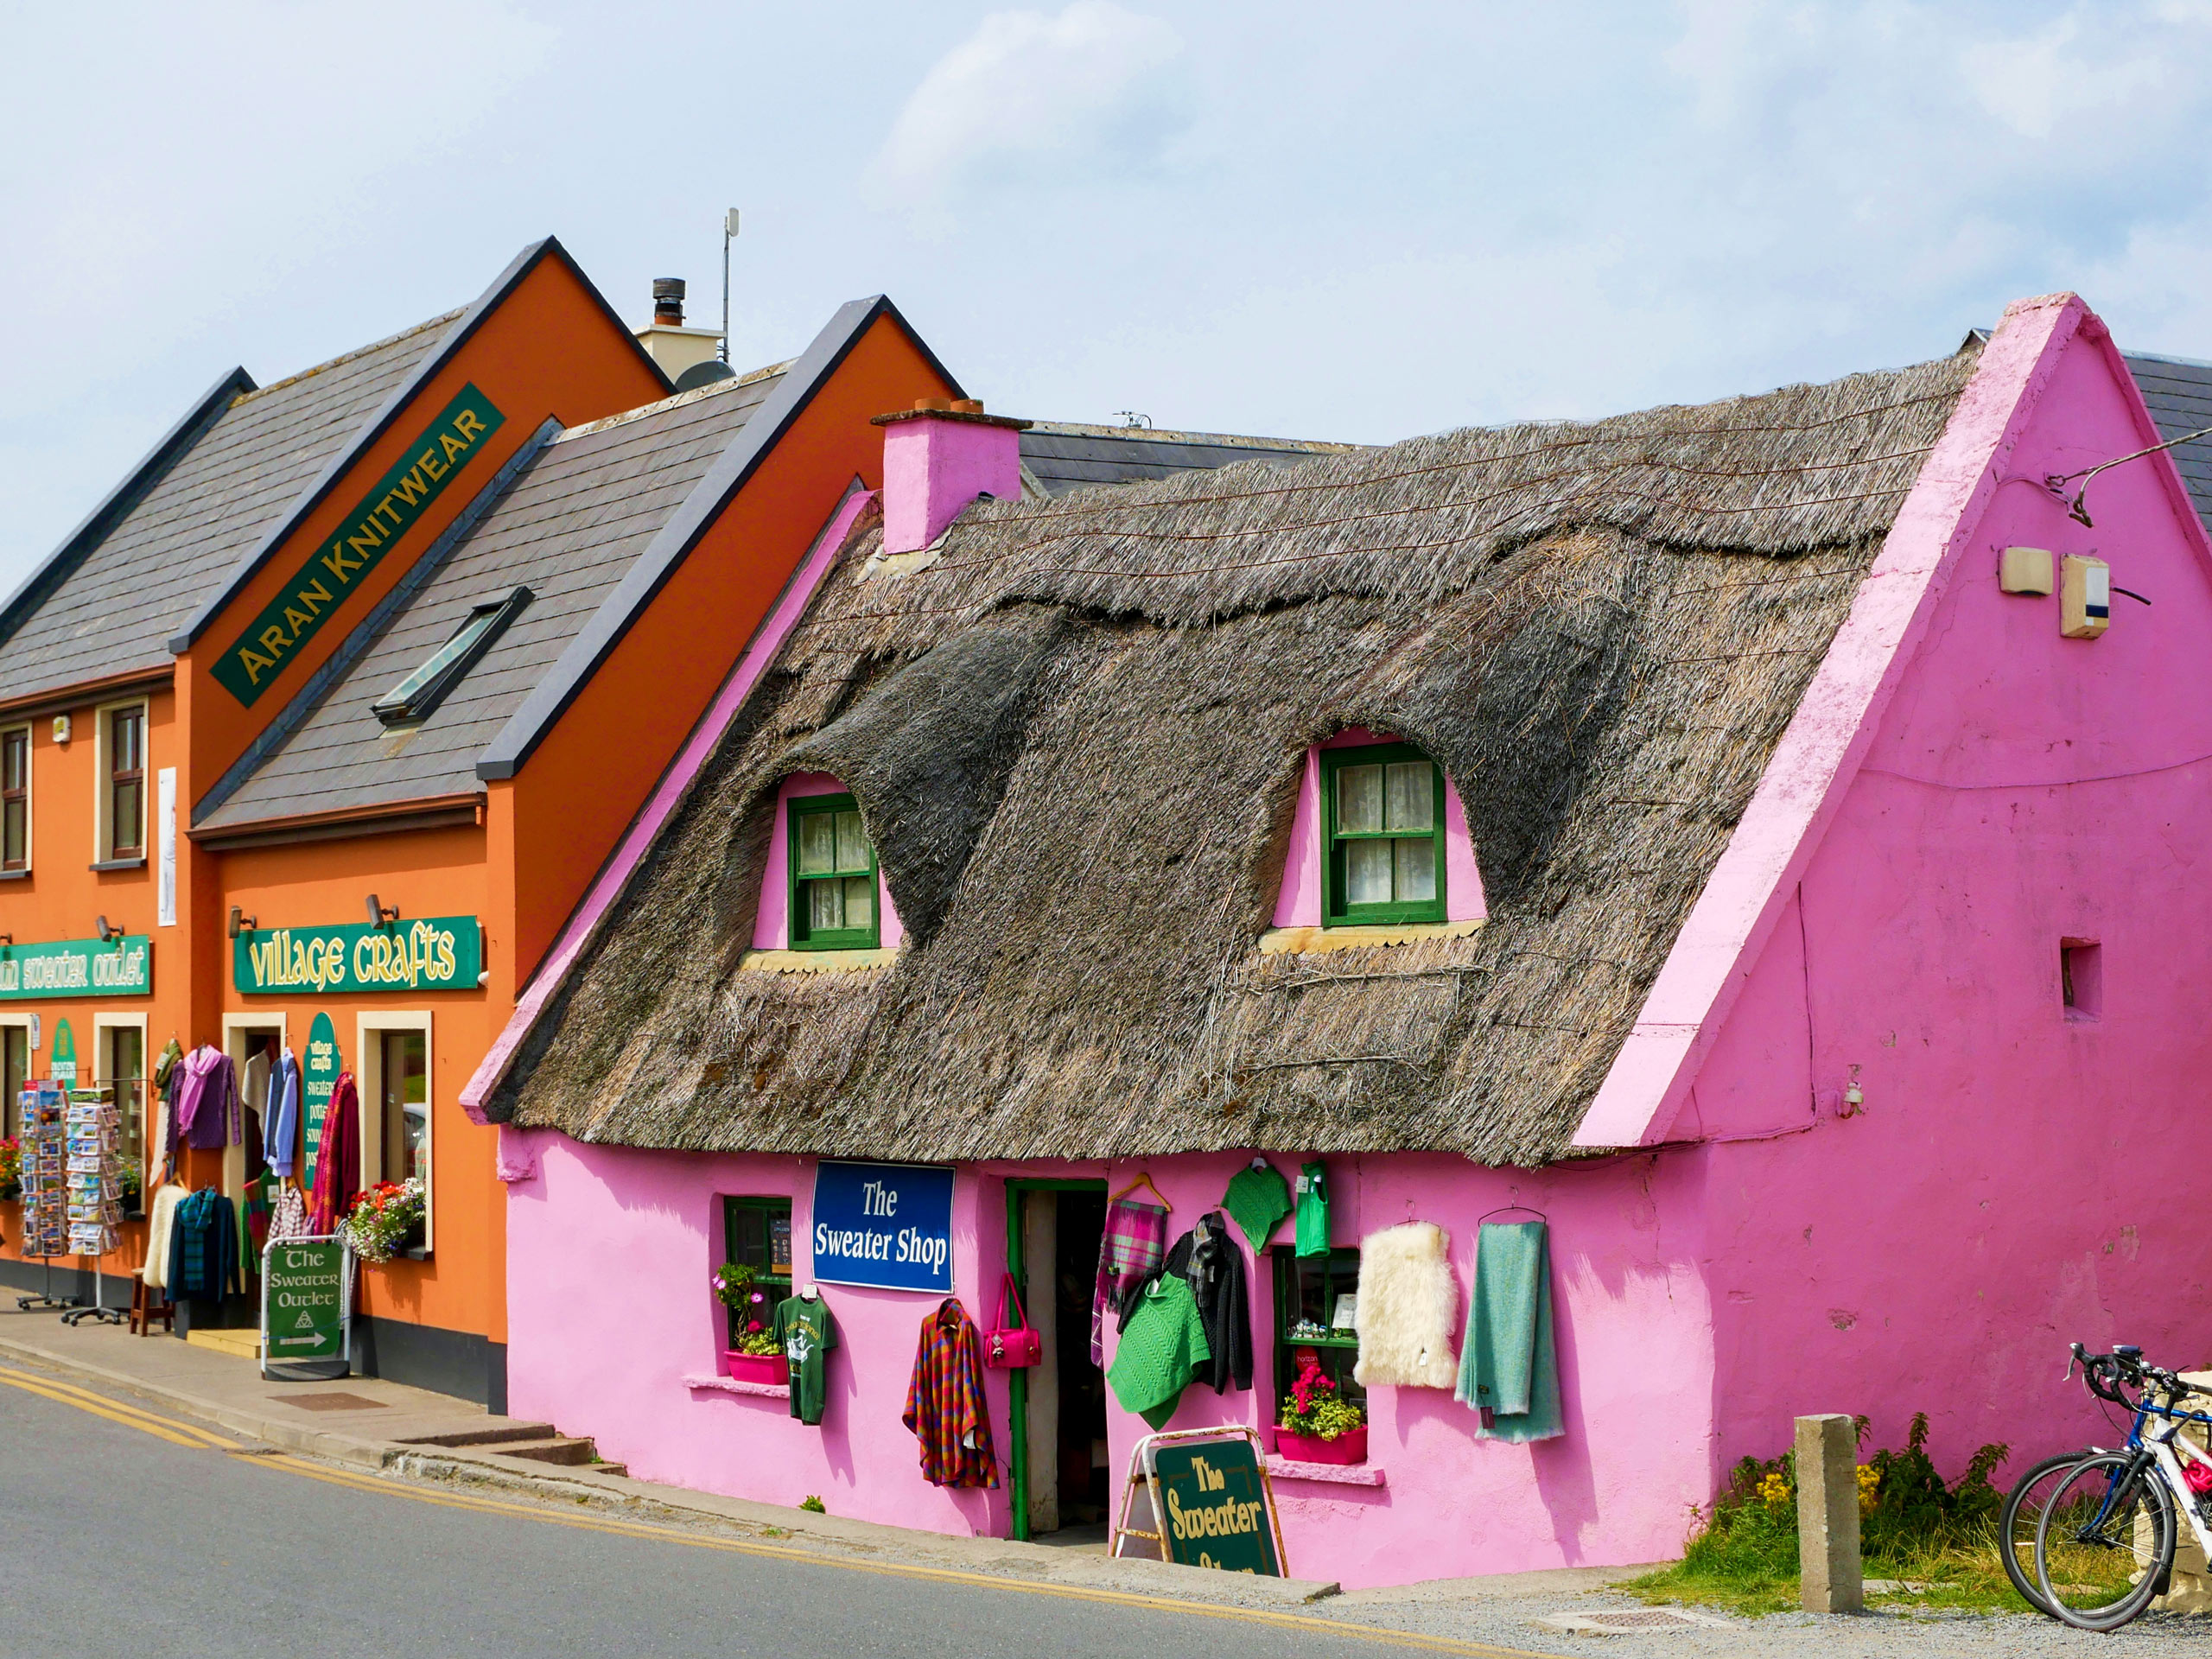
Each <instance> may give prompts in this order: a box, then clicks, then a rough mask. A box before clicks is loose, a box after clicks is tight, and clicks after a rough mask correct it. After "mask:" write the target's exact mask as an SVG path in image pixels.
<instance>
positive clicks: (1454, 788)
mask: <svg viewBox="0 0 2212 1659" xmlns="http://www.w3.org/2000/svg"><path fill="white" fill-rule="evenodd" d="M1395 741H1397V740H1396V739H1395V738H1393V737H1388V736H1384V735H1383V734H1380V733H1376V732H1370V731H1369V730H1368V729H1367V728H1365V727H1363V726H1351V727H1347V728H1345V729H1344V730H1343V731H1341V732H1338V734H1336V735H1335V736H1334V737H1332V738H1331V739H1329V740H1328V741H1326V742H1325V743H1317V744H1315V745H1314V746H1313V747H1312V748H1310V749H1308V750H1306V772H1305V775H1304V777H1303V778H1302V779H1300V783H1299V785H1298V808H1297V810H1296V811H1295V812H1294V814H1293V815H1292V817H1291V821H1290V849H1289V851H1288V852H1287V853H1286V854H1285V855H1284V856H1283V863H1282V889H1281V893H1278V894H1277V896H1276V899H1275V925H1276V926H1277V927H1319V926H1320V925H1321V853H1322V849H1321V751H1322V750H1323V749H1348V748H1352V747H1357V745H1359V744H1362V743H1395ZM1488 914H1490V912H1489V911H1488V909H1486V908H1485V907H1484V904H1483V878H1482V872H1481V871H1480V870H1479V869H1478V868H1477V867H1476V864H1475V845H1474V841H1473V839H1472V838H1471V836H1469V835H1468V833H1467V810H1466V808H1465V807H1464V806H1462V805H1460V804H1459V785H1457V784H1455V783H1453V782H1452V777H1451V774H1450V773H1448V772H1447V773H1446V774H1445V778H1444V915H1445V919H1446V920H1447V921H1453V922H1471V921H1473V920H1475V919H1476V918H1478V917H1482V916H1487V915H1488Z"/></svg>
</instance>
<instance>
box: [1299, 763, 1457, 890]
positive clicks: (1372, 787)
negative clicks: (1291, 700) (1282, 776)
mask: <svg viewBox="0 0 2212 1659" xmlns="http://www.w3.org/2000/svg"><path fill="white" fill-rule="evenodd" d="M1321 788H1322V795H1323V799H1324V802H1325V810H1326V813H1327V833H1328V874H1327V880H1328V893H1327V902H1326V905H1325V909H1324V912H1323V915H1322V923H1323V925H1325V926H1331V927H1344V926H1351V925H1359V924H1363V923H1375V922H1385V923H1387V922H1440V921H1442V920H1444V919H1445V891H1444V833H1443V832H1444V822H1445V818H1444V772H1443V770H1442V768H1440V766H1437V765H1436V763H1435V762H1434V761H1433V760H1430V759H1429V758H1428V757H1427V755H1425V754H1423V753H1421V751H1420V750H1419V749H1416V748H1414V747H1413V746H1412V745H1411V744H1409V743H1376V744H1370V745H1365V746H1363V747H1357V748H1340V749H1325V750H1324V751H1323V752H1322V754H1321Z"/></svg>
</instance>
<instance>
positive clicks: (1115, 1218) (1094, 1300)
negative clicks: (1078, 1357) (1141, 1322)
mask: <svg viewBox="0 0 2212 1659" xmlns="http://www.w3.org/2000/svg"><path fill="white" fill-rule="evenodd" d="M1166 1248H1167V1212H1166V1211H1165V1210H1163V1209H1161V1208H1160V1206H1159V1205H1156V1204H1138V1203H1136V1202H1135V1201H1134V1200H1132V1199H1129V1198H1116V1200H1115V1201H1114V1202H1113V1203H1112V1204H1110V1205H1108V1206H1107V1209H1106V1230H1105V1233H1104V1236H1102V1237H1101V1238H1100V1239H1099V1241H1098V1278H1097V1282H1096V1284H1094V1285H1093V1286H1092V1287H1091V1292H1090V1363H1092V1364H1094V1365H1102V1366H1103V1364H1105V1363H1106V1310H1107V1309H1108V1308H1109V1307H1111V1308H1113V1309H1114V1310H1115V1311H1116V1313H1119V1312H1120V1311H1121V1308H1122V1300H1123V1298H1125V1297H1126V1296H1127V1295H1128V1294H1129V1293H1130V1292H1131V1291H1133V1290H1135V1288H1136V1287H1137V1286H1139V1285H1141V1284H1142V1283H1143V1282H1144V1281H1146V1280H1147V1278H1149V1277H1151V1275H1152V1270H1153V1269H1154V1268H1156V1267H1158V1266H1159V1265H1160V1254H1161V1252H1163V1251H1164V1250H1166Z"/></svg>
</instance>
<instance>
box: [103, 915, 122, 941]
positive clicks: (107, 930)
mask: <svg viewBox="0 0 2212 1659" xmlns="http://www.w3.org/2000/svg"><path fill="white" fill-rule="evenodd" d="M96 925H98V927H99V932H100V943H101V944H107V943H109V942H110V941H111V940H113V939H119V938H122V937H123V930H122V929H121V928H119V927H110V926H109V925H108V921H107V918H106V917H105V916H102V917H100V918H98V921H97V924H96Z"/></svg>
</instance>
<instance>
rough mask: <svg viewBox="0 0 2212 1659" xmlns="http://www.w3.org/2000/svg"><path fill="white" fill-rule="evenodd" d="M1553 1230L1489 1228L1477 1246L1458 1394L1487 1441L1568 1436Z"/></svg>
mask: <svg viewBox="0 0 2212 1659" xmlns="http://www.w3.org/2000/svg"><path fill="white" fill-rule="evenodd" d="M1547 1234H1548V1228H1547V1227H1546V1226H1545V1224H1543V1223H1542V1222H1541V1221H1516V1222H1491V1223H1487V1224H1484V1227H1483V1229H1482V1231H1481V1233H1480V1234H1479V1235H1478V1238H1477V1242H1476V1245H1475V1294H1474V1295H1473V1296H1472V1297H1471V1299H1470V1300H1469V1301H1468V1304H1467V1335H1466V1339H1465V1341H1464V1342H1463V1343H1461V1344H1460V1358H1459V1386H1458V1387H1457V1388H1455V1389H1453V1390H1452V1394H1453V1396H1454V1397H1455V1398H1457V1399H1458V1400H1459V1401H1460V1402H1461V1403H1463V1404H1465V1405H1466V1406H1467V1407H1469V1408H1471V1409H1473V1410H1475V1411H1478V1412H1480V1413H1481V1414H1482V1421H1481V1422H1480V1424H1479V1425H1478V1427H1477V1428H1476V1429H1475V1433H1476V1434H1477V1435H1478V1436H1479V1437H1480V1438H1482V1439H1484V1440H1512V1441H1516V1442H1518V1441H1524V1440H1549V1439H1551V1438H1552V1437H1553V1436H1554V1435H1555V1434H1563V1433H1566V1432H1567V1429H1566V1426H1565V1425H1564V1424H1563V1423H1562V1422H1561V1421H1560V1408H1559V1361H1558V1357H1557V1356H1556V1355H1555V1354H1554V1352H1553V1346H1552V1285H1551V1264H1550V1261H1549V1255H1550V1249H1549V1243H1548V1238H1547Z"/></svg>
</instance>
